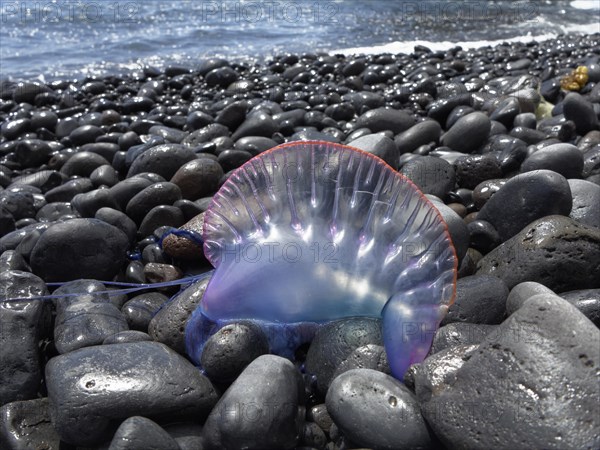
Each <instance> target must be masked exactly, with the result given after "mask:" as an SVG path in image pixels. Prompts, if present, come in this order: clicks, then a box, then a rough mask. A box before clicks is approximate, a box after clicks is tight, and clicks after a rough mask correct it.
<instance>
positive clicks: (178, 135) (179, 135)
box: [148, 125, 187, 144]
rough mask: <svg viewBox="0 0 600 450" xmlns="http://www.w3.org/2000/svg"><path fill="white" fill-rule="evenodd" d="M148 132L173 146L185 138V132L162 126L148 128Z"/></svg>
mask: <svg viewBox="0 0 600 450" xmlns="http://www.w3.org/2000/svg"><path fill="white" fill-rule="evenodd" d="M148 132H149V133H150V134H151V135H153V136H160V137H162V138H163V139H164V140H165V142H170V143H173V144H179V143H180V142H181V141H182V140H183V139H184V138H185V137H186V136H187V133H186V132H185V131H181V130H179V129H177V128H171V127H166V126H162V125H154V126H152V127H150V130H148Z"/></svg>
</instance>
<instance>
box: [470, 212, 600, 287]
mask: <svg viewBox="0 0 600 450" xmlns="http://www.w3.org/2000/svg"><path fill="white" fill-rule="evenodd" d="M477 274H488V275H494V276H496V277H498V278H500V279H502V280H504V282H505V283H506V285H507V286H508V288H509V289H512V288H513V287H514V286H515V285H517V284H519V283H521V282H523V281H537V282H538V283H541V284H543V285H545V286H547V287H548V288H550V289H552V290H553V291H555V292H564V291H570V290H573V289H591V288H598V287H600V230H599V229H598V228H595V227H588V226H587V225H583V224H580V223H579V222H577V221H575V220H573V219H570V218H569V217H565V216H548V217H544V218H542V219H539V220H536V221H535V222H533V223H531V224H529V225H528V226H527V227H526V228H525V229H523V230H522V231H521V232H520V233H519V234H517V235H516V236H514V237H512V238H511V239H509V240H508V241H506V242H505V243H504V244H502V245H500V246H499V247H496V248H495V249H494V250H492V251H491V252H490V253H488V254H487V255H485V256H484V257H483V259H482V260H481V261H480V262H479V265H478V270H477Z"/></svg>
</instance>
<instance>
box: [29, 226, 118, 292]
mask: <svg viewBox="0 0 600 450" xmlns="http://www.w3.org/2000/svg"><path fill="white" fill-rule="evenodd" d="M128 247H129V240H128V238H127V236H126V235H125V233H123V232H122V231H121V230H119V229H118V228H115V227H113V226H112V225H109V224H107V223H106V222H103V221H101V220H97V219H71V220H67V221H65V222H60V223H56V224H54V225H52V226H51V227H50V228H48V229H47V230H46V231H45V232H44V233H43V234H42V236H41V237H40V239H39V240H38V241H37V243H36V244H35V247H34V248H33V251H32V253H31V259H30V264H31V269H32V270H33V272H34V273H35V274H37V275H39V276H40V277H41V278H43V279H44V280H45V281H47V282H49V281H69V280H76V279H79V278H95V279H98V280H111V279H112V278H113V277H114V276H115V275H116V274H117V273H118V272H119V270H120V269H121V267H122V266H123V265H124V264H125V261H126V258H127V249H128Z"/></svg>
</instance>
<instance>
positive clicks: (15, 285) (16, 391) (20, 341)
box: [0, 270, 50, 405]
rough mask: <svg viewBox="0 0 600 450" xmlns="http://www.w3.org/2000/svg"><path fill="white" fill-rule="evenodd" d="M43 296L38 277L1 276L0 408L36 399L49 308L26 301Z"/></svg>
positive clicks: (10, 272)
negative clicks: (41, 350)
mask: <svg viewBox="0 0 600 450" xmlns="http://www.w3.org/2000/svg"><path fill="white" fill-rule="evenodd" d="M43 295H48V289H47V288H46V285H45V284H44V282H43V281H42V280H41V279H40V278H38V277H37V276H35V275H33V274H31V273H28V272H21V271H17V270H7V271H4V272H1V273H0V360H1V361H2V364H1V365H0V405H4V404H6V403H9V402H12V401H15V400H29V399H33V398H35V397H36V396H37V392H38V388H39V386H40V382H41V379H42V370H43V369H42V367H41V366H40V351H39V348H38V342H39V341H40V340H41V339H43V338H44V337H46V336H47V334H48V324H49V322H48V321H49V319H50V309H49V307H50V304H49V303H47V302H41V301H39V300H36V299H32V300H27V299H28V298H32V297H38V296H43ZM16 298H22V299H23V300H18V301H17V300H11V299H16Z"/></svg>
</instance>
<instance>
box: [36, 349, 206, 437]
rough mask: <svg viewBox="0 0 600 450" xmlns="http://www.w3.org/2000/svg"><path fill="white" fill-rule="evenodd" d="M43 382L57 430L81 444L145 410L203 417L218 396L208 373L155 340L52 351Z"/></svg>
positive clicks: (159, 414) (156, 415)
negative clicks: (55, 353)
mask: <svg viewBox="0 0 600 450" xmlns="http://www.w3.org/2000/svg"><path fill="white" fill-rule="evenodd" d="M65 374H69V376H65ZM46 382H47V385H48V398H49V400H50V417H51V418H52V423H53V424H54V427H55V428H56V431H57V432H58V434H59V435H60V437H61V439H62V440H64V441H65V442H68V443H71V444H74V445H79V446H92V445H96V444H98V443H100V442H102V441H103V440H106V439H108V438H110V435H111V428H112V427H113V426H114V424H115V421H119V419H125V418H128V417H131V416H135V415H139V414H144V415H145V416H148V417H152V418H160V417H163V418H165V417H168V418H169V419H171V420H173V419H174V418H176V417H194V418H195V419H196V420H201V419H202V417H205V416H206V415H207V414H208V412H209V411H210V410H211V409H212V407H213V406H214V405H215V403H216V401H217V393H216V392H215V390H214V388H213V386H212V385H211V383H210V381H209V380H208V378H206V377H205V376H204V375H202V374H201V373H200V372H199V371H198V369H196V368H195V367H194V366H193V365H192V364H190V363H189V362H188V361H187V360H186V359H185V358H183V357H182V356H180V355H178V354H177V353H175V352H174V351H172V350H171V349H169V348H168V347H167V346H165V345H163V344H160V343H158V342H134V343H130V344H115V345H101V346H95V347H87V348H83V349H80V350H76V351H74V352H70V353H67V354H64V355H60V356H56V357H54V358H52V359H51V360H50V361H49V362H48V364H47V366H46Z"/></svg>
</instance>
